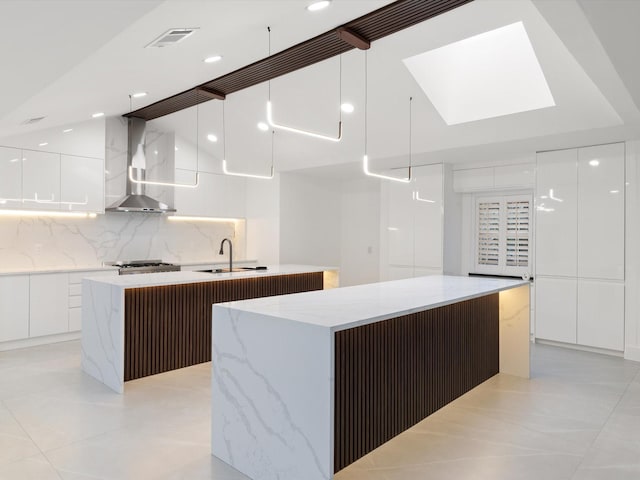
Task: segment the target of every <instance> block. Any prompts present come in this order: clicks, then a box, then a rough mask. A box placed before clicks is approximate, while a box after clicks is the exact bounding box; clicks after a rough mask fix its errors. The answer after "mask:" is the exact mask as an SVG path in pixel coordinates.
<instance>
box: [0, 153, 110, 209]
mask: <svg viewBox="0 0 640 480" xmlns="http://www.w3.org/2000/svg"><path fill="white" fill-rule="evenodd" d="M0 208H8V209H26V210H62V211H74V212H75V211H78V212H96V213H98V212H103V211H104V160H103V159H101V158H90V157H81V156H73V155H61V154H59V153H52V152H43V151H36V150H26V149H18V148H9V147H0Z"/></svg>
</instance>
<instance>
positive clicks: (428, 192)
mask: <svg viewBox="0 0 640 480" xmlns="http://www.w3.org/2000/svg"><path fill="white" fill-rule="evenodd" d="M414 174H415V175H416V178H415V182H414V183H413V192H412V200H413V225H414V228H413V231H414V233H413V242H414V254H413V255H414V256H413V264H414V267H416V268H417V267H426V268H427V269H430V270H436V271H439V272H440V273H442V257H443V249H442V237H443V213H444V212H443V206H442V198H443V183H442V174H443V173H442V166H441V165H427V166H424V167H416V168H415V169H414Z"/></svg>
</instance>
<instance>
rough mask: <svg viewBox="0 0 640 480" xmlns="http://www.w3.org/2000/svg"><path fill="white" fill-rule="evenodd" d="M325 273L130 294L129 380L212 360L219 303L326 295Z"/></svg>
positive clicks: (126, 365)
mask: <svg viewBox="0 0 640 480" xmlns="http://www.w3.org/2000/svg"><path fill="white" fill-rule="evenodd" d="M323 277H324V275H323V272H312V273H300V274H293V275H276V276H268V277H253V278H240V279H235V280H219V281H215V282H206V283H187V284H182V285H166V286H161V287H146V288H131V289H127V290H125V296H124V303H125V317H124V318H125V320H124V321H125V356H124V380H125V381H128V380H133V379H135V378H140V377H146V376H147V375H155V374H156V373H161V372H167V371H169V370H175V369H177V368H183V367H188V366H190V365H196V364H198V363H203V362H208V361H210V360H211V306H212V305H213V304H214V303H221V302H230V301H234V300H246V299H249V298H259V297H270V296H274V295H284V294H288V293H299V292H309V291H312V290H322V288H323Z"/></svg>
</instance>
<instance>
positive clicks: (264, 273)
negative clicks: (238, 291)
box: [90, 265, 337, 288]
mask: <svg viewBox="0 0 640 480" xmlns="http://www.w3.org/2000/svg"><path fill="white" fill-rule="evenodd" d="M325 270H337V268H336V267H325V266H317V265H267V270H247V271H244V272H229V273H203V272H189V271H180V272H160V273H145V274H140V275H119V276H117V277H94V278H90V280H91V281H94V282H99V283H105V284H108V285H114V286H117V287H122V288H138V287H155V286H161V285H178V284H183V283H200V282H216V281H220V280H232V279H236V278H251V277H270V276H275V275H292V274H296V273H311V272H324V271H325Z"/></svg>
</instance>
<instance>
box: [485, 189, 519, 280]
mask: <svg viewBox="0 0 640 480" xmlns="http://www.w3.org/2000/svg"><path fill="white" fill-rule="evenodd" d="M530 214H531V196H528V195H507V196H501V197H478V198H477V199H476V228H475V272H476V273H486V274H493V275H518V276H520V275H522V274H524V273H528V272H529V265H530V258H529V252H530V239H531V228H530V227H531V225H530Z"/></svg>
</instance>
